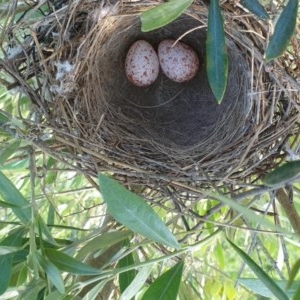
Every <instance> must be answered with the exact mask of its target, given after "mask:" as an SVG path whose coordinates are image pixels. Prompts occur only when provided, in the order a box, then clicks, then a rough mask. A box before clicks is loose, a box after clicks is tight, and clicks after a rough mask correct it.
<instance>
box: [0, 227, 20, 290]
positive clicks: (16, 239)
mask: <svg viewBox="0 0 300 300" xmlns="http://www.w3.org/2000/svg"><path fill="white" fill-rule="evenodd" d="M23 234H24V229H23V228H19V229H18V230H16V231H15V232H13V233H11V234H10V235H9V236H7V237H6V238H5V239H3V240H2V241H1V242H0V245H1V246H11V247H21V245H22V236H23ZM12 264H13V254H7V255H2V256H0V270H1V276H0V295H2V294H3V293H4V292H5V291H6V290H7V288H8V285H9V282H10V278H11V274H12V267H13V266H12Z"/></svg>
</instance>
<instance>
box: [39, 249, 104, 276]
mask: <svg viewBox="0 0 300 300" xmlns="http://www.w3.org/2000/svg"><path fill="white" fill-rule="evenodd" d="M45 254H46V256H47V258H48V259H49V260H50V261H51V262H52V263H53V264H54V265H55V266H56V267H57V268H58V269H59V270H61V271H65V272H69V273H72V274H78V275H99V274H100V273H101V270H99V269H96V268H93V267H90V266H88V265H86V264H84V263H82V262H80V261H78V260H76V259H74V258H73V257H71V256H69V255H67V254H65V253H63V252H62V251H59V250H55V249H50V248H46V249H45Z"/></svg>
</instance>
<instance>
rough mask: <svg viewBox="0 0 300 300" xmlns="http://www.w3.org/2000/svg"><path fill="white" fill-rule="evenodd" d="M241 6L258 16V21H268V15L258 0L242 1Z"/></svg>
mask: <svg viewBox="0 0 300 300" xmlns="http://www.w3.org/2000/svg"><path fill="white" fill-rule="evenodd" d="M241 4H242V5H243V6H244V7H245V8H247V9H248V10H249V11H251V12H252V13H253V14H255V15H256V16H258V17H259V18H260V19H263V20H269V19H270V16H269V14H268V13H267V12H266V10H265V8H264V7H263V6H262V5H261V4H260V2H259V1H258V0H242V1H241Z"/></svg>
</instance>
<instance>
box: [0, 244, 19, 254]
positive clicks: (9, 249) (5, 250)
mask: <svg viewBox="0 0 300 300" xmlns="http://www.w3.org/2000/svg"><path fill="white" fill-rule="evenodd" d="M19 250H20V248H19V247H13V246H0V255H6V254H12V253H15V252H17V251H19Z"/></svg>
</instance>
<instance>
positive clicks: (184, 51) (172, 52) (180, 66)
mask: <svg viewBox="0 0 300 300" xmlns="http://www.w3.org/2000/svg"><path fill="white" fill-rule="evenodd" d="M174 43H175V40H170V39H167V40H163V41H162V42H161V43H160V44H159V46H158V59H159V62H160V66H161V68H162V70H163V72H164V73H165V74H166V76H167V77H169V78H170V79H171V80H173V81H176V82H184V81H188V80H191V79H192V78H193V77H195V76H196V74H197V73H198V71H199V58H198V56H197V53H196V52H195V51H194V50H193V49H192V48H191V47H190V46H188V45H186V44H184V43H182V42H177V43H176V44H175V45H174ZM173 45H174V46H173Z"/></svg>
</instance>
